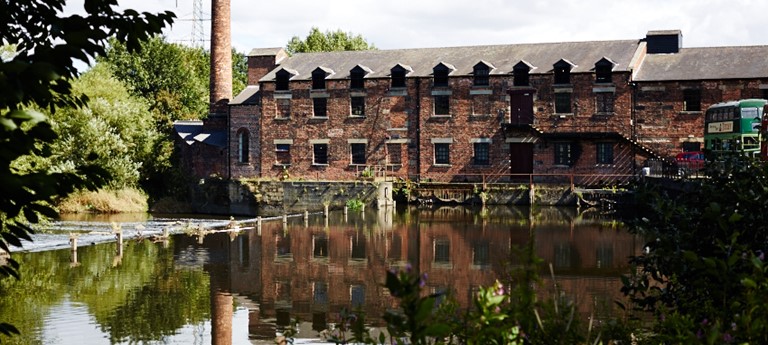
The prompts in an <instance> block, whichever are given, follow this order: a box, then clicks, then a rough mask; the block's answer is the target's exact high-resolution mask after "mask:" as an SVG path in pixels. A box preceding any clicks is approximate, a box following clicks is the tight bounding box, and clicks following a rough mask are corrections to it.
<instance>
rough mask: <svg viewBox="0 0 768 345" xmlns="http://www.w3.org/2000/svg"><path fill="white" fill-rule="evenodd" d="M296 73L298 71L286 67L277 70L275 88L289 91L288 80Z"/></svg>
mask: <svg viewBox="0 0 768 345" xmlns="http://www.w3.org/2000/svg"><path fill="white" fill-rule="evenodd" d="M296 74H298V73H296V72H294V71H290V70H287V69H285V68H283V69H281V70H279V71H277V72H275V90H277V91H288V81H289V80H291V78H292V77H293V76H295V75H296Z"/></svg>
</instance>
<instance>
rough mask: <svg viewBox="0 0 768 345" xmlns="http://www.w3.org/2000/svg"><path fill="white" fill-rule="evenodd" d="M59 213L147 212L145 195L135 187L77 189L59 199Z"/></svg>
mask: <svg viewBox="0 0 768 345" xmlns="http://www.w3.org/2000/svg"><path fill="white" fill-rule="evenodd" d="M57 207H58V209H59V212H60V213H136V212H147V210H148V205H147V195H146V194H144V192H143V191H141V190H139V189H136V188H122V189H100V190H97V191H79V192H76V193H73V194H71V195H69V196H68V197H67V198H66V199H63V200H61V202H59V204H58V205H57Z"/></svg>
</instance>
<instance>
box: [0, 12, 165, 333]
mask: <svg viewBox="0 0 768 345" xmlns="http://www.w3.org/2000/svg"><path fill="white" fill-rule="evenodd" d="M64 3H65V0H18V1H4V2H2V3H0V22H2V23H3V28H4V29H3V30H0V45H10V44H15V45H16V54H15V55H14V56H13V58H11V59H8V60H6V59H4V60H2V61H1V62H0V236H1V237H2V238H1V239H0V249H1V250H2V251H4V252H9V251H10V248H9V246H15V247H20V246H21V240H22V239H23V240H31V238H30V236H29V235H30V234H31V233H33V229H32V228H31V226H30V224H34V223H37V222H38V220H39V217H40V215H43V216H55V215H56V212H55V211H54V210H53V209H52V208H51V206H50V204H51V202H52V201H53V200H54V199H55V198H57V197H61V196H64V195H67V194H69V193H71V192H72V191H74V190H76V189H78V188H82V187H89V188H94V187H96V186H98V185H100V184H102V183H103V181H104V179H105V177H106V173H105V171H104V170H103V169H100V168H98V167H96V166H92V165H86V166H82V167H79V168H76V169H74V170H73V171H71V172H56V171H49V170H45V169H38V168H36V167H29V169H19V168H17V167H16V166H15V164H16V163H15V161H16V160H17V159H18V158H19V157H23V156H26V155H29V154H33V153H34V154H36V155H39V156H48V155H50V154H51V152H50V144H51V143H53V142H54V141H55V140H56V139H57V136H56V133H55V132H54V130H53V128H52V127H51V125H50V124H49V123H48V120H47V118H46V117H45V116H44V115H43V114H42V113H40V112H39V111H35V110H33V108H34V107H37V108H41V109H49V110H50V111H55V109H56V108H57V107H75V106H81V105H83V104H84V103H85V101H86V100H87V98H86V97H85V96H82V95H75V94H73V93H72V85H71V83H70V82H71V80H73V79H74V78H75V77H77V75H78V74H79V71H78V69H77V66H76V60H80V61H82V62H85V63H88V62H89V61H91V60H92V59H94V58H96V57H97V56H101V55H103V54H104V53H105V52H106V51H105V48H104V47H105V46H106V43H107V39H108V38H110V37H115V38H116V39H118V40H119V41H121V42H125V45H126V47H128V49H130V50H134V49H138V48H140V45H139V43H140V42H141V41H143V40H146V39H147V38H149V37H151V36H152V35H156V34H159V33H160V32H161V31H162V29H163V27H164V26H165V25H167V24H171V23H172V22H173V18H174V17H175V15H174V14H173V13H171V12H164V13H160V14H151V13H138V12H136V11H134V10H125V11H124V12H117V11H115V9H113V6H115V5H116V4H117V1H116V0H85V3H84V10H85V14H82V15H70V16H62V14H61V13H62V11H63V7H64ZM18 267H19V265H18V263H17V262H16V261H14V260H13V259H12V258H6V259H4V263H3V264H2V265H0V275H2V276H8V275H10V276H14V277H16V278H18V277H19V274H18ZM0 333H3V334H6V335H7V334H11V333H18V330H17V329H16V328H15V327H13V326H12V325H9V324H5V323H2V324H0Z"/></svg>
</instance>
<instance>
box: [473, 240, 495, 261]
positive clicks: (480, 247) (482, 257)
mask: <svg viewBox="0 0 768 345" xmlns="http://www.w3.org/2000/svg"><path fill="white" fill-rule="evenodd" d="M489 247H490V245H489V244H488V242H487V241H484V242H480V243H475V245H474V247H473V248H472V264H473V265H475V266H487V265H490V264H491V255H490V248H489Z"/></svg>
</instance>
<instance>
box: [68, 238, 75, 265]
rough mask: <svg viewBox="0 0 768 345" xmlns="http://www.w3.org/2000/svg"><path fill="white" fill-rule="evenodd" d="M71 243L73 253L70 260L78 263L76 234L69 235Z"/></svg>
mask: <svg viewBox="0 0 768 345" xmlns="http://www.w3.org/2000/svg"><path fill="white" fill-rule="evenodd" d="M69 244H70V248H71V255H70V258H69V261H70V262H71V263H72V264H77V235H75V234H70V235H69Z"/></svg>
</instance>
